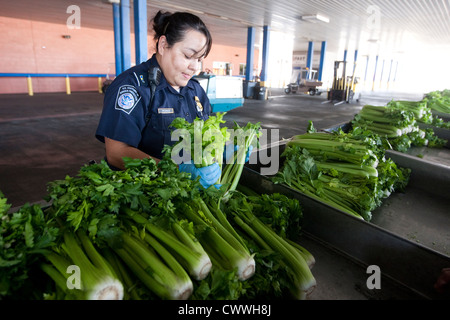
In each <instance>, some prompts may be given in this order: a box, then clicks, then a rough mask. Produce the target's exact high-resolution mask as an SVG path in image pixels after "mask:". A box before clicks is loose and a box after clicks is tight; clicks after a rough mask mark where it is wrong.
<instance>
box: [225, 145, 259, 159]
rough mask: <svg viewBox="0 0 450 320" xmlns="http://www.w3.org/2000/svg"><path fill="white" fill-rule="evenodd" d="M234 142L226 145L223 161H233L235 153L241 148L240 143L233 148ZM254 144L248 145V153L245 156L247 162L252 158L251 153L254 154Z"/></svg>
mask: <svg viewBox="0 0 450 320" xmlns="http://www.w3.org/2000/svg"><path fill="white" fill-rule="evenodd" d="M231 146H232V144H228V145H225V150H224V152H223V162H224V163H228V162H231V159H232V158H233V154H234V153H236V152H237V151H238V150H239V145H235V146H234V150H233V148H231ZM252 150H253V146H252V145H250V146H249V147H248V152H247V155H246V156H245V163H247V162H248V161H249V160H250V155H251V154H252Z"/></svg>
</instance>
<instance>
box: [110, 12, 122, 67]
mask: <svg viewBox="0 0 450 320" xmlns="http://www.w3.org/2000/svg"><path fill="white" fill-rule="evenodd" d="M112 6H113V20H114V56H115V59H116V76H118V75H119V74H120V73H122V71H123V68H122V41H121V36H120V7H119V4H117V3H113V5H112Z"/></svg>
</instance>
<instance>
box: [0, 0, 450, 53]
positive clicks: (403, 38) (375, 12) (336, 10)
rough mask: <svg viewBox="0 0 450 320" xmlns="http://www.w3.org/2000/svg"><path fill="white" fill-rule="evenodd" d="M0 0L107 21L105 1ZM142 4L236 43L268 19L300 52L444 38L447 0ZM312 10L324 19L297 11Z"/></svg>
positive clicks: (58, 16)
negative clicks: (189, 16)
mask: <svg viewBox="0 0 450 320" xmlns="http://www.w3.org/2000/svg"><path fill="white" fill-rule="evenodd" d="M0 3H1V11H0V15H3V16H8V17H15V18H20V19H27V20H39V21H47V22H53V23H66V20H67V17H68V16H69V15H68V13H67V12H66V10H67V7H68V6H70V5H78V6H79V7H80V9H81V24H82V27H83V26H84V27H92V28H101V29H112V28H113V18H112V8H111V4H109V3H107V1H105V0H47V1H32V0H15V1H6V0H1V1H0ZM130 3H131V5H132V3H133V1H130ZM147 7H148V18H149V19H150V18H151V17H153V15H154V14H156V12H157V11H158V10H160V9H162V10H167V11H189V12H192V13H195V14H197V15H199V16H200V17H201V18H202V19H203V20H204V21H205V23H206V24H207V25H208V27H209V29H210V31H211V33H212V35H213V41H214V43H217V44H222V45H230V46H235V47H246V45H247V28H248V27H249V26H253V27H255V31H256V44H259V43H261V41H262V29H263V26H266V25H267V26H269V27H270V30H271V31H273V32H283V33H286V34H288V35H290V36H292V37H294V46H293V48H294V51H306V50H307V46H308V42H309V41H314V42H321V41H327V48H328V50H330V51H333V52H343V51H344V50H359V52H360V53H361V54H369V53H370V54H391V55H392V54H397V53H403V52H407V51H410V50H417V48H424V47H429V48H430V49H433V48H434V47H442V46H444V47H445V46H446V47H448V46H449V45H450V0H313V1H311V0H309V1H306V0H276V1H273V0H226V1H225V0H173V1H162V0H149V1H148V3H147ZM130 12H131V14H132V10H130ZM317 14H320V15H323V16H326V17H328V18H329V23H325V22H322V21H317V22H315V23H314V22H309V21H305V20H303V19H302V18H301V17H302V16H305V15H317ZM131 26H132V27H133V21H131Z"/></svg>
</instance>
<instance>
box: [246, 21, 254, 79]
mask: <svg viewBox="0 0 450 320" xmlns="http://www.w3.org/2000/svg"><path fill="white" fill-rule="evenodd" d="M254 57H255V28H254V27H248V30H247V62H246V67H245V80H247V81H252V80H253V60H254Z"/></svg>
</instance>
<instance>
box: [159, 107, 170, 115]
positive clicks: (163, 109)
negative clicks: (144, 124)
mask: <svg viewBox="0 0 450 320" xmlns="http://www.w3.org/2000/svg"><path fill="white" fill-rule="evenodd" d="M158 113H162V114H169V113H173V108H158Z"/></svg>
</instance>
